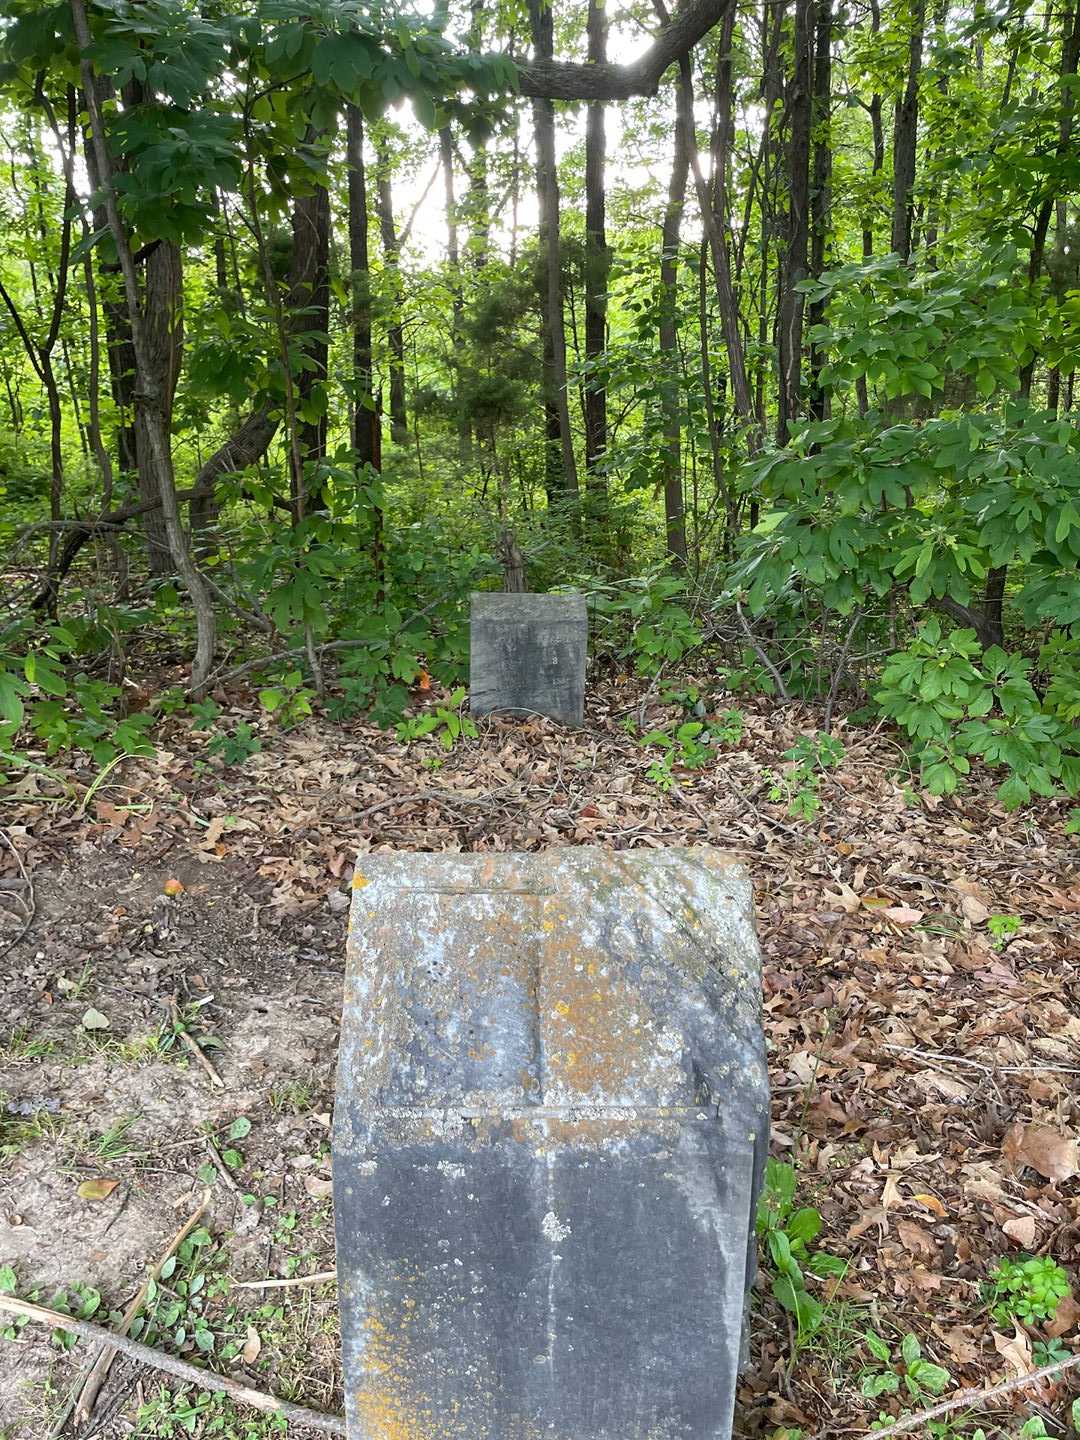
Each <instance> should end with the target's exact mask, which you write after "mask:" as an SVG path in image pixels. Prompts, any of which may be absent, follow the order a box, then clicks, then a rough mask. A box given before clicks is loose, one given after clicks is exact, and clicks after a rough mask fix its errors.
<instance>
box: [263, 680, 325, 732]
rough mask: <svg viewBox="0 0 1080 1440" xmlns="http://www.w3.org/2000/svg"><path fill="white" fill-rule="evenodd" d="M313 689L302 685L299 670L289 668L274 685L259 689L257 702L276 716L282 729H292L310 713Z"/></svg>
mask: <svg viewBox="0 0 1080 1440" xmlns="http://www.w3.org/2000/svg"><path fill="white" fill-rule="evenodd" d="M314 696H315V692H314V690H309V689H307V687H306V686H305V685H304V677H303V675H302V674H301V672H300V671H299V670H290V671H289V672H288V673H287V674H285V675H283V676H282V677H281V679H280V680H279V681H278V683H277V684H276V685H270V686H267V688H266V689H264V690H260V691H259V704H260V705H261V706H262V707H263V709H264V710H266V711H267V712H268V713H269V714H271V715H274V716H276V718H277V720H278V723H279V724H280V725H281V728H282V729H283V730H292V729H294V727H295V726H297V725H299V724H300V722H301V721H302V720H306V719H307V717H308V716H309V715H310V714H311V702H312V700H313V699H314Z"/></svg>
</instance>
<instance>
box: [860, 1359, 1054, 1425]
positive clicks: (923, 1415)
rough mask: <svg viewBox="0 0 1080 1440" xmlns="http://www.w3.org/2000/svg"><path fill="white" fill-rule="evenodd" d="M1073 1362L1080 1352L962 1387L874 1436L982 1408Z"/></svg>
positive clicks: (1052, 1375) (1047, 1376) (1050, 1375)
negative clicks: (996, 1380)
mask: <svg viewBox="0 0 1080 1440" xmlns="http://www.w3.org/2000/svg"><path fill="white" fill-rule="evenodd" d="M1076 1365H1080V1355H1068V1356H1066V1358H1065V1359H1064V1360H1055V1361H1054V1363H1053V1364H1052V1365H1044V1366H1043V1367H1042V1369H1041V1370H1032V1371H1031V1373H1030V1374H1028V1375H1017V1376H1016V1378H1015V1379H1013V1380H1003V1381H1002V1382H1001V1384H1000V1385H990V1386H988V1387H987V1388H986V1389H985V1390H978V1389H974V1390H961V1391H959V1392H958V1393H957V1394H956V1395H954V1396H953V1397H952V1398H951V1399H949V1400H943V1401H942V1402H941V1404H940V1405H931V1406H930V1408H929V1409H927V1410H918V1411H916V1412H915V1413H914V1414H913V1415H903V1416H901V1418H900V1419H899V1420H895V1421H894V1422H893V1423H892V1424H891V1425H886V1426H885V1428H884V1429H883V1430H875V1431H874V1440H887V1437H888V1436H890V1435H899V1434H900V1432H901V1431H902V1430H914V1429H916V1428H917V1427H918V1426H920V1425H925V1424H926V1423H927V1421H928V1420H936V1419H937V1418H938V1416H939V1415H948V1414H950V1413H951V1412H952V1411H953V1410H980V1409H983V1408H984V1407H985V1405H986V1402H987V1401H988V1400H997V1399H999V1398H1000V1397H1001V1396H1002V1395H1012V1394H1014V1393H1015V1392H1016V1391H1017V1390H1023V1389H1025V1388H1026V1387H1027V1386H1028V1385H1033V1384H1035V1383H1036V1382H1037V1381H1040V1380H1050V1379H1053V1377H1054V1376H1055V1375H1060V1374H1061V1373H1062V1371H1064V1370H1071V1369H1072V1368H1073V1367H1074V1366H1076Z"/></svg>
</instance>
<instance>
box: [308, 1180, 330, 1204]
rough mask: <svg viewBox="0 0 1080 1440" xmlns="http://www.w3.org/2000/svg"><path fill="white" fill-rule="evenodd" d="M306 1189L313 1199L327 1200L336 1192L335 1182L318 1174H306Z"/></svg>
mask: <svg viewBox="0 0 1080 1440" xmlns="http://www.w3.org/2000/svg"><path fill="white" fill-rule="evenodd" d="M304 1189H305V1190H306V1191H307V1193H308V1194H309V1195H310V1196H311V1198H312V1199H313V1200H325V1199H327V1198H328V1197H329V1196H330V1195H332V1194H333V1193H334V1182H333V1181H332V1180H323V1179H321V1178H320V1177H319V1176H318V1175H305V1176H304Z"/></svg>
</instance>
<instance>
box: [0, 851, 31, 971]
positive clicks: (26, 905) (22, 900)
mask: <svg viewBox="0 0 1080 1440" xmlns="http://www.w3.org/2000/svg"><path fill="white" fill-rule="evenodd" d="M0 840H3V842H4V844H5V845H6V846H7V848H8V849H9V850H10V851H11V853H12V855H14V856H15V864H16V865H17V866H18V867H19V874H20V875H21V876H22V880H23V884H22V886H21V887H20V888H22V889H24V890H25V891H26V894H25V895H20V896H19V904H20V905H21V906H22V907H23V910H24V911H25V914H26V919H25V920H24V921H23V923H22V927H21V929H20V930H19V933H18V934H17V935H16V936H15V938H14V940H9V941H8V943H7V944H6V945H5V946H4V948H3V949H2V950H0V956H4V955H6V954H7V953H8V951H9V950H14V949H15V946H16V945H18V943H19V941H20V940H22V939H23V938H24V937H25V935H26V933H27V931H28V930H29V929H30V926H31V925H32V924H33V923H34V916H35V915H36V914H37V897H36V896H35V894H34V882H33V881H32V880H31V879H30V876H29V875H28V874H27V871H26V866H25V865H24V864H23V862H22V856H21V855H20V854H19V852H18V850H16V848H15V846H14V845H13V844H12V843H11V838H10V836H9V835H8V833H7V831H6V830H3V829H0Z"/></svg>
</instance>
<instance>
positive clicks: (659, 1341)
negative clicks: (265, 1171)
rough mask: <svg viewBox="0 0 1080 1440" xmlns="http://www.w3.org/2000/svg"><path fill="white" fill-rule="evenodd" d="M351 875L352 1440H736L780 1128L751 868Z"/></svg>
mask: <svg viewBox="0 0 1080 1440" xmlns="http://www.w3.org/2000/svg"><path fill="white" fill-rule="evenodd" d="M353 884H354V897H353V909H352V920H351V927H350V936H349V955H348V970H347V978H346V988H345V1009H344V1018H343V1024H342V1035H341V1058H340V1068H339V1074H338V1091H337V1108H336V1117H335V1123H334V1195H335V1210H336V1220H337V1267H338V1289H339V1293H340V1297H341V1312H342V1314H341V1319H342V1341H343V1349H344V1379H345V1400H346V1406H347V1414H348V1422H349V1435H350V1437H351V1440H704V1437H709V1440H723V1437H727V1436H728V1435H730V1427H731V1418H732V1406H733V1401H734V1392H735V1382H736V1373H737V1369H738V1365H739V1357H740V1342H741V1335H742V1329H743V1324H744V1313H745V1302H746V1292H747V1288H748V1286H749V1283H750V1281H751V1279H752V1275H753V1266H754V1249H753V1217H754V1211H755V1203H756V1198H757V1193H758V1189H759V1186H760V1182H761V1175H762V1168H763V1165H764V1158H765V1150H766V1142H767V1126H768V1091H767V1080H766V1071H765V1060H764V1053H763V1043H762V1035H761V1028H760V1023H759V983H760V955H759V951H758V946H757V941H756V938H755V934H754V928H753V918H752V907H751V894H750V886H749V882H748V880H747V877H746V875H745V873H744V871H743V870H742V869H741V868H740V867H739V866H738V865H735V864H732V863H731V862H730V861H729V860H727V859H726V858H725V857H724V856H723V855H722V854H720V853H718V852H716V851H713V850H710V849H708V848H695V849H688V850H666V851H634V852H623V853H620V854H612V853H608V852H604V851H601V850H595V849H567V850H560V851H552V852H548V853H545V854H539V855H489V856H479V855H419V854H413V855H406V854H402V855H373V856H364V857H362V859H361V861H360V865H359V868H358V870H357V873H356V876H355V879H354V881H353Z"/></svg>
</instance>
